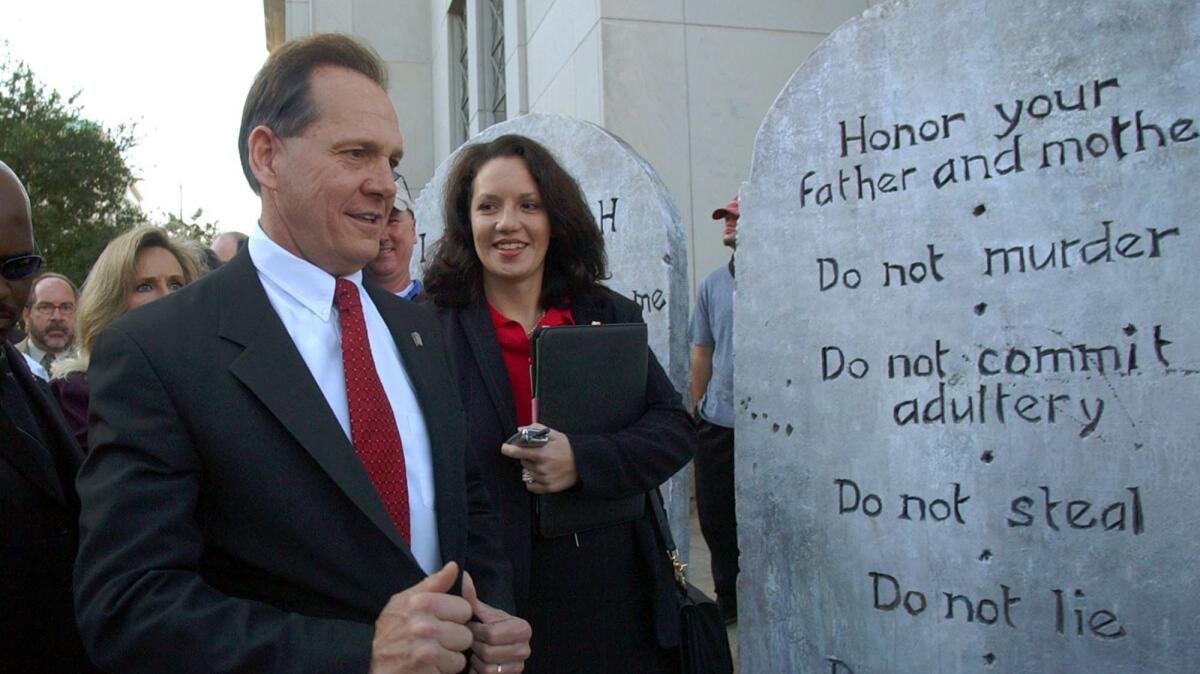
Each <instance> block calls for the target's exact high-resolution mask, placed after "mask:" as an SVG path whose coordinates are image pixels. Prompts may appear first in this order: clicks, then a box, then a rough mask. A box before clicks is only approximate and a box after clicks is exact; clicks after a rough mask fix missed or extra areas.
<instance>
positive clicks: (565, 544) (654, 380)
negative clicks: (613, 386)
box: [425, 135, 695, 674]
mask: <svg viewBox="0 0 1200 674" xmlns="http://www.w3.org/2000/svg"><path fill="white" fill-rule="evenodd" d="M443 208H444V215H445V221H446V230H445V233H444V235H443V238H442V240H441V241H440V242H439V244H438V247H437V249H436V251H435V253H434V257H433V261H432V262H431V264H430V266H429V268H428V270H427V271H426V274H425V279H426V292H427V293H428V298H429V299H430V300H432V301H433V302H434V304H435V305H436V306H437V309H438V312H439V315H440V317H441V319H442V322H443V326H444V328H445V333H446V338H447V339H448V340H449V342H450V347H451V352H452V354H453V358H454V365H455V367H456V369H457V373H458V379H459V387H460V392H461V394H462V398H463V406H464V408H465V410H466V415H467V423H468V433H467V436H468V438H469V441H470V443H471V444H472V446H473V449H474V451H475V452H476V455H477V456H478V459H479V463H480V465H481V467H482V469H483V473H484V478H485V482H486V484H487V486H488V489H489V491H490V493H491V496H492V497H493V498H494V499H495V501H496V503H497V504H498V506H499V508H500V513H501V518H502V522H503V529H504V543H505V550H506V552H507V554H508V557H509V560H510V561H511V562H512V565H513V570H514V574H513V575H514V587H513V593H514V595H515V597H516V604H517V613H518V614H519V615H521V616H523V617H525V618H526V619H528V620H529V622H530V623H531V624H532V626H533V641H532V644H531V646H532V650H533V654H532V656H531V657H530V659H529V660H528V661H527V663H526V671H529V672H535V673H542V672H545V673H553V674H559V673H565V672H615V671H621V672H626V671H628V672H634V671H636V672H674V671H678V660H677V645H678V632H679V624H678V615H677V612H676V611H677V609H676V608H675V605H674V603H673V601H672V594H671V593H672V586H671V583H672V579H671V567H670V564H669V562H668V561H667V559H666V555H665V553H664V551H663V545H662V542H661V541H660V540H659V538H658V535H657V533H656V531H655V528H654V523H653V512H652V511H651V510H650V509H649V508H647V509H646V512H645V514H644V515H643V516H642V517H641V518H640V519H636V520H634V521H630V522H625V523H621V524H616V525H611V526H607V527H603V528H597V529H589V530H586V531H581V532H577V533H575V534H573V535H567V536H561V537H545V536H542V535H541V533H540V531H539V530H538V526H537V520H536V517H535V516H534V496H535V495H536V494H548V493H555V492H560V491H565V490H574V491H576V492H578V493H580V494H582V495H585V496H587V497H591V498H595V499H597V500H603V499H617V498H625V497H630V496H636V495H638V494H644V493H646V492H647V491H648V490H651V489H654V488H655V487H657V486H658V485H660V484H662V483H663V482H664V481H666V480H667V479H668V478H669V477H670V476H671V475H673V474H674V473H676V472H677V471H678V470H680V469H681V468H683V466H684V465H686V464H687V462H688V460H689V459H690V458H691V457H692V454H693V453H694V452H695V438H694V433H693V431H692V428H691V425H690V423H689V420H688V417H687V414H686V412H685V411H684V409H683V407H682V406H681V405H680V402H679V395H678V393H677V392H676V391H675V389H674V388H673V387H672V385H671V382H670V381H669V380H668V379H667V376H666V374H665V373H664V372H663V369H662V367H661V366H660V365H659V364H658V361H657V360H656V359H655V358H654V356H653V354H651V355H650V362H649V369H648V374H647V378H646V409H645V412H644V414H643V415H642V417H641V418H640V419H639V420H638V421H637V422H635V423H633V424H632V425H630V426H629V427H627V428H624V429H622V430H621V431H620V432H617V433H611V434H602V435H585V434H572V435H570V436H568V435H564V434H563V433H560V432H558V431H557V430H554V429H551V432H550V441H549V443H548V444H547V445H546V446H544V447H542V448H538V449H526V448H521V447H517V446H514V445H509V444H506V443H505V441H506V440H507V439H508V438H509V437H510V436H511V435H512V434H513V433H514V432H515V431H516V430H517V429H518V427H521V426H524V425H527V424H529V423H530V400H529V397H530V392H529V389H530V385H529V380H528V379H529V377H528V365H529V338H528V336H529V334H530V333H532V331H533V330H534V329H535V328H536V327H539V326H548V325H561V324H583V325H587V324H591V323H594V322H597V321H598V322H601V323H629V322H640V321H641V320H642V319H641V312H640V310H639V308H638V307H637V305H636V304H634V303H633V302H632V301H630V300H628V299H626V298H624V297H621V296H619V295H617V294H616V293H614V292H612V291H611V290H609V289H607V288H605V287H604V286H602V285H600V284H599V281H600V279H602V278H604V277H605V275H606V271H605V267H606V264H605V256H604V240H603V238H602V236H601V235H600V230H599V227H598V226H597V225H596V221H595V218H594V217H593V215H592V213H591V211H590V210H589V209H588V207H587V204H586V201H585V200H584V197H583V194H582V192H581V191H580V189H579V186H578V184H577V183H576V182H575V180H574V179H573V178H571V176H570V175H569V174H568V173H567V172H566V171H565V170H563V168H562V167H561V166H559V164H558V162H557V161H555V159H554V157H553V155H551V154H550V152H549V151H548V150H546V149H545V148H544V147H542V146H541V145H539V144H538V143H536V142H534V141H532V140H530V139H528V138H525V137H522V136H514V135H509V136H502V137H500V138H497V139H495V140H493V141H491V142H489V143H484V144H477V145H472V146H469V147H467V148H465V149H464V150H463V151H462V152H461V154H460V155H459V157H458V159H457V160H456V162H455V164H454V166H453V167H452V168H451V170H450V175H449V177H448V179H447V182H446V188H445V195H444V203H443ZM595 366H596V367H598V368H602V367H604V363H596V364H595Z"/></svg>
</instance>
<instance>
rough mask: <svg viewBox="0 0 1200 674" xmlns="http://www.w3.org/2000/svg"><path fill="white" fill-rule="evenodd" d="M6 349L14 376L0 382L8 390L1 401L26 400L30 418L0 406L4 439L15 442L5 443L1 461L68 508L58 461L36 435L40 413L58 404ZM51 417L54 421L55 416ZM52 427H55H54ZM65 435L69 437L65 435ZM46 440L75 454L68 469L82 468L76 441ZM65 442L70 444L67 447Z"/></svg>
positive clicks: (14, 352)
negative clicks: (30, 426) (9, 399)
mask: <svg viewBox="0 0 1200 674" xmlns="http://www.w3.org/2000/svg"><path fill="white" fill-rule="evenodd" d="M3 348H5V349H6V357H7V358H8V363H9V370H10V374H6V375H0V376H4V377H6V378H8V382H0V386H4V387H6V389H7V393H5V392H0V401H3V400H4V399H5V398H6V397H8V396H23V398H24V401H25V407H27V408H28V412H29V416H28V418H27V419H25V418H21V417H14V415H15V414H17V410H16V409H12V410H9V409H5V407H6V406H4V405H0V437H3V438H6V439H11V441H9V440H6V441H5V443H4V447H3V451H2V452H0V457H3V459H4V460H5V461H7V462H8V463H9V464H10V465H12V467H13V468H14V469H15V470H16V471H17V472H18V473H21V474H22V475H24V476H25V479H27V480H29V482H30V483H32V484H34V485H36V486H37V487H39V488H40V489H42V490H44V491H45V492H46V493H47V494H49V495H50V496H52V497H53V498H54V500H56V501H58V502H59V503H62V504H64V505H65V504H66V497H65V495H64V493H63V485H62V482H61V480H60V479H59V476H58V471H57V470H56V469H55V466H54V457H53V456H51V454H50V449H49V447H47V446H46V445H43V444H42V443H41V442H40V441H39V440H38V439H37V437H36V436H35V435H34V432H35V429H36V427H37V419H36V416H37V415H38V414H39V412H40V413H43V414H44V413H47V412H48V411H49V410H51V409H53V408H52V407H51V406H52V405H54V403H53V402H52V401H50V400H49V398H48V397H47V396H46V395H45V393H44V392H42V390H41V389H40V388H39V386H38V385H37V384H35V383H34V382H33V375H31V374H30V373H29V372H28V370H27V369H25V362H24V360H23V359H22V357H21V355H20V354H19V353H17V350H16V349H15V348H12V347H9V346H8V345H4V346H3ZM18 402H19V401H17V400H13V401H12V403H13V405H16V404H17V403H18ZM39 407H40V408H41V409H40V410H39V409H38V408H39ZM23 416H24V415H22V417H23ZM51 417H52V421H53V415H51ZM27 424H33V426H34V427H33V428H22V426H24V425H27ZM49 425H51V426H53V425H54V424H53V423H51V424H49ZM36 432H38V433H39V434H40V433H41V430H40V429H36ZM63 435H64V436H65V431H64V433H63ZM45 440H46V442H47V443H57V444H58V446H60V447H65V448H67V451H69V452H71V453H72V456H71V457H70V458H71V461H72V463H71V465H70V466H68V468H70V467H75V468H78V467H79V460H80V457H79V450H78V449H77V448H76V447H75V442H74V441H73V440H71V439H69V438H66V437H52V438H45ZM64 442H65V443H66V444H63V443H64Z"/></svg>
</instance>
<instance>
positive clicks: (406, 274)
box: [366, 174, 421, 300]
mask: <svg viewBox="0 0 1200 674" xmlns="http://www.w3.org/2000/svg"><path fill="white" fill-rule="evenodd" d="M413 204H414V202H413V198H412V194H410V193H409V191H408V183H407V182H405V180H404V176H402V175H399V174H397V177H396V198H395V200H394V201H393V203H392V212H391V214H390V215H388V220H387V226H385V227H384V228H383V233H382V234H381V235H380V236H379V255H377V256H376V257H375V259H374V260H373V261H371V263H370V264H368V265H367V268H366V273H367V276H368V278H370V279H371V280H372V281H374V282H376V283H378V284H379V285H381V286H383V287H384V288H385V289H386V290H387V291H388V292H390V293H392V294H393V295H396V296H398V297H400V298H402V299H406V300H415V299H417V297H418V296H419V295H420V294H421V281H419V280H418V279H415V278H413V277H412V273H411V271H410V267H411V264H412V254H413V248H414V247H415V246H416V244H417V219H416V215H415V214H414V210H413Z"/></svg>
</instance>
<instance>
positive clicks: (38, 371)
mask: <svg viewBox="0 0 1200 674" xmlns="http://www.w3.org/2000/svg"><path fill="white" fill-rule="evenodd" d="M30 348H34V347H33V346H32V345H31V346H30ZM18 353H20V354H21V356H23V357H24V358H25V364H26V365H28V366H29V371H30V372H32V373H33V376H35V377H37V378H38V379H41V380H42V381H50V373H49V372H46V368H45V367H42V364H41V363H39V362H38V361H37V360H35V359H34V358H33V356H31V355H29V354H27V353H25V352H24V351H19V352H18Z"/></svg>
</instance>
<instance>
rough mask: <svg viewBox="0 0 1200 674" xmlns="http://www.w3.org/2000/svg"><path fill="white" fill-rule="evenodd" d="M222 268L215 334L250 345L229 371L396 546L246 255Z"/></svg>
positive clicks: (389, 525)
mask: <svg viewBox="0 0 1200 674" xmlns="http://www.w3.org/2000/svg"><path fill="white" fill-rule="evenodd" d="M227 267H228V269H227V270H223V272H224V273H223V274H222V275H221V277H220V279H221V282H222V284H221V287H220V291H219V293H220V298H221V303H220V312H221V313H220V319H219V327H218V334H220V336H221V337H223V338H225V339H228V340H230V341H232V342H235V343H237V344H240V345H241V346H243V347H244V348H245V350H244V351H243V352H242V353H241V355H239V356H238V357H237V358H235V359H234V360H233V362H232V363H230V365H229V370H230V372H231V373H232V374H233V375H234V376H235V377H237V378H238V379H239V380H240V381H241V382H242V383H243V384H245V385H246V387H247V388H248V389H250V391H251V392H252V393H253V394H254V395H255V396H257V397H258V399H259V400H260V401H261V402H262V404H263V406H264V407H266V408H267V410H268V411H270V412H271V414H273V415H274V416H275V418H276V419H278V420H279V422H280V423H281V424H283V426H284V428H286V429H287V430H288V432H289V433H291V435H292V437H294V438H295V439H296V441H297V442H298V443H299V444H300V446H301V447H303V448H304V450H305V451H307V452H308V453H309V454H311V455H312V457H313V459H315V460H316V462H317V464H318V465H320V466H321V468H322V469H323V470H324V471H325V472H326V473H327V474H328V475H329V477H330V478H331V479H332V480H333V481H334V483H335V484H337V486H338V487H339V488H340V489H341V490H342V491H343V492H344V493H345V494H346V496H347V497H349V498H350V500H351V501H352V502H353V503H354V505H356V506H357V507H358V508H359V510H361V511H362V512H363V513H364V514H365V515H366V516H367V517H368V518H369V519H370V520H371V521H372V522H373V523H374V524H375V526H377V527H378V528H379V529H380V530H381V531H382V532H383V533H384V534H385V535H386V536H387V537H388V538H389V539H390V540H391V541H392V542H393V543H395V544H396V545H397V546H398V547H400V548H402V549H404V550H405V551H407V550H408V545H407V544H406V543H405V542H404V539H403V538H402V537H401V536H400V532H399V531H397V530H396V525H395V524H394V523H393V522H392V520H391V517H390V516H389V515H388V513H387V510H386V509H385V508H384V506H383V502H382V501H381V500H380V498H379V494H378V493H377V492H376V491H375V486H374V485H373V484H372V483H371V479H370V478H369V477H368V476H367V472H366V470H365V469H364V468H363V466H362V463H361V462H360V461H359V460H358V456H357V455H356V454H355V452H354V446H353V445H352V444H351V443H350V440H349V439H348V438H347V437H346V434H345V432H343V431H342V427H341V425H340V424H338V421H337V417H335V416H334V414H333V411H332V410H330V409H329V404H328V403H327V402H326V401H325V396H324V395H323V394H322V393H321V389H320V388H319V387H318V386H317V382H316V381H315V380H314V379H313V378H312V375H311V373H309V370H308V366H307V365H306V364H305V363H304V359H303V358H301V357H300V352H299V351H297V350H296V346H295V344H293V343H292V338H291V336H290V335H289V334H288V333H287V328H285V327H284V325H283V322H282V321H280V320H279V316H278V315H277V314H276V313H275V310H274V308H273V307H272V306H271V303H270V300H268V299H267V294H266V291H265V290H263V287H262V283H261V282H260V281H259V280H258V272H257V271H256V270H255V268H254V265H253V263H252V262H251V260H250V256H249V254H248V253H246V252H243V253H240V254H238V255H237V257H235V258H234V259H233V260H231V261H230V262H229V264H228V265H227Z"/></svg>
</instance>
